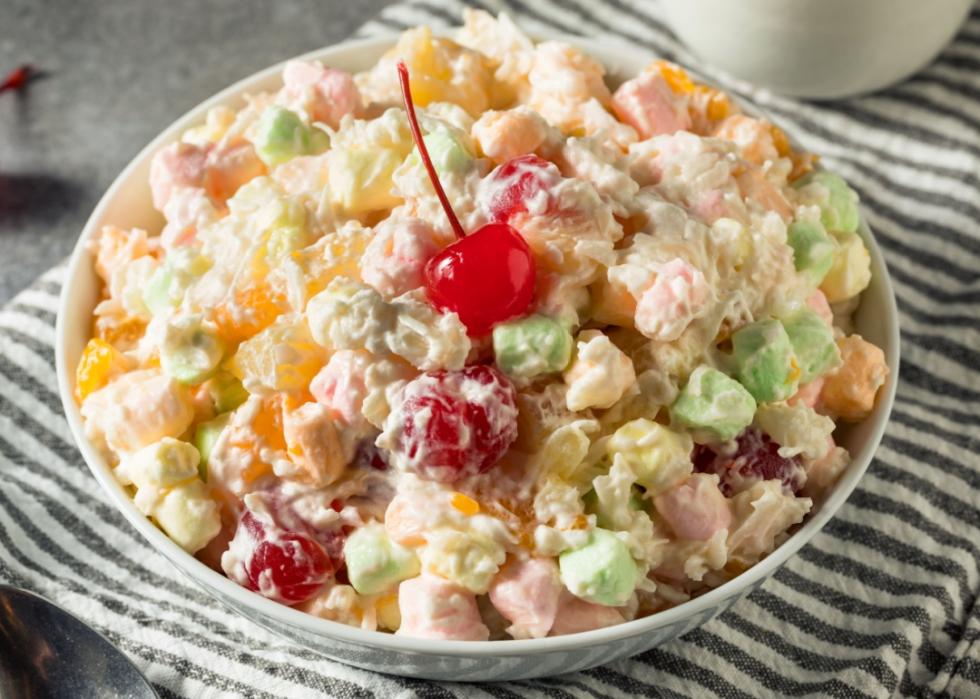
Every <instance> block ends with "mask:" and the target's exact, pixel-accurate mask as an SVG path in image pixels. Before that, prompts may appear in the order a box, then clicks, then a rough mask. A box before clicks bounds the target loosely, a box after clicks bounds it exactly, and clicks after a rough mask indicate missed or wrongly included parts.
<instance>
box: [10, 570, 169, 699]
mask: <svg viewBox="0 0 980 699" xmlns="http://www.w3.org/2000/svg"><path fill="white" fill-rule="evenodd" d="M21 697H31V698H32V699H33V698H35V697H45V698H47V697H51V698H52V699H60V698H61V697H64V698H65V699H68V698H69V697H71V699H87V698H88V697H93V698H95V697H99V698H100V699H101V698H102V697H125V698H126V699H156V697H157V693H156V692H155V691H153V687H151V686H150V683H149V682H147V681H146V678H144V677H143V675H142V674H140V671H139V670H137V669H136V666H135V665H133V663H132V662H130V660H129V658H127V657H126V656H125V655H124V654H123V653H122V652H121V651H119V650H118V649H117V648H116V647H115V646H113V645H112V644H111V643H109V641H107V640H106V639H105V638H104V637H103V636H102V635H101V634H99V633H98V632H97V631H95V629H93V628H92V627H91V626H89V625H88V624H86V623H85V622H83V621H81V620H80V619H78V618H77V617H75V616H73V615H72V614H69V613H68V612H66V611H65V610H64V609H62V608H61V607H59V606H57V605H55V604H53V603H52V602H49V601H48V600H46V599H44V598H43V597H41V596H39V595H36V594H34V593H33V592H28V591H27V590H21V589H19V588H16V587H11V586H9V585H0V699H21Z"/></svg>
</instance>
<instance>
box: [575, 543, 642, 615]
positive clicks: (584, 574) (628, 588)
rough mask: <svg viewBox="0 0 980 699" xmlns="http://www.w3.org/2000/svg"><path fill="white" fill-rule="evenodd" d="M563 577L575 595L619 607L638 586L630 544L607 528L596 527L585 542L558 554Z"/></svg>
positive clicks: (593, 601)
mask: <svg viewBox="0 0 980 699" xmlns="http://www.w3.org/2000/svg"><path fill="white" fill-rule="evenodd" d="M558 565H559V568H560V570H561V581H562V583H564V584H565V587H567V588H568V590H569V592H571V593H572V594H573V595H575V596H576V597H580V598H582V599H584V600H586V601H587V602H592V603H594V604H604V605H607V606H610V607H618V606H621V605H623V604H626V602H627V601H628V600H629V598H630V595H632V594H633V589H634V588H635V587H636V581H637V572H638V569H637V566H636V562H635V561H634V560H633V557H632V556H631V555H630V551H629V547H628V546H627V545H626V544H625V543H624V542H623V540H622V539H620V538H619V537H618V536H616V534H614V533H613V532H611V531H609V530H607V529H598V528H597V529H593V530H592V531H591V532H590V534H589V541H588V543H586V544H585V545H584V546H581V547H580V548H577V549H572V550H570V551H566V552H565V553H563V554H561V556H559V558H558Z"/></svg>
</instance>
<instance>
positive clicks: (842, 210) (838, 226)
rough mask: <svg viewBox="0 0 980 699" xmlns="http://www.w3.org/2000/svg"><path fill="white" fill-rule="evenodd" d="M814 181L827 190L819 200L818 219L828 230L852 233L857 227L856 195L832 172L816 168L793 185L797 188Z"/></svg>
mask: <svg viewBox="0 0 980 699" xmlns="http://www.w3.org/2000/svg"><path fill="white" fill-rule="evenodd" d="M814 182H816V183H817V184H819V185H821V186H822V187H823V188H824V189H826V190H827V193H828V196H827V199H826V200H825V201H822V202H820V221H821V222H822V223H823V225H824V228H826V229H827V230H828V231H843V232H845V233H854V232H855V231H856V230H857V227H858V221H859V219H860V213H859V211H858V195H857V192H855V191H854V190H853V189H851V188H850V187H848V186H847V182H845V181H844V180H843V178H841V176H840V175H837V174H835V173H833V172H828V171H827V170H817V171H814V172H811V173H810V174H808V175H806V176H804V177H801V178H800V179H799V180H797V181H796V182H795V183H794V184H793V186H794V187H796V188H797V189H800V188H801V187H805V186H806V185H808V184H812V183H814Z"/></svg>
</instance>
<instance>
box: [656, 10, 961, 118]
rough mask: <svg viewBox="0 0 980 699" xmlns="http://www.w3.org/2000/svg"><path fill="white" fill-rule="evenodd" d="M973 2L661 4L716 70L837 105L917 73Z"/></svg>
mask: <svg viewBox="0 0 980 699" xmlns="http://www.w3.org/2000/svg"><path fill="white" fill-rule="evenodd" d="M972 4H973V0H660V7H661V8H662V10H663V14H664V16H665V17H666V19H667V21H668V23H669V25H670V27H671V28H672V29H673V30H674V32H676V33H677V35H678V36H679V37H680V39H681V40H682V41H683V42H684V43H685V44H687V45H688V46H689V47H690V48H691V50H693V51H694V52H695V53H696V54H698V55H699V56H700V57H701V58H702V59H704V60H705V61H706V62H707V63H709V64H711V65H712V66H714V67H715V68H720V69H721V70H724V71H725V72H727V73H729V74H731V75H733V76H735V77H737V78H741V79H743V80H747V81H749V82H751V83H754V84H756V85H759V86H762V87H768V88H770V89H772V90H773V91H775V92H779V93H782V94H786V95H795V96H799V97H811V98H816V99H832V98H836V97H847V96H850V95H856V94H860V93H864V92H871V91H873V90H877V89H880V88H882V87H885V86H887V85H890V84H892V83H894V82H897V81H899V80H901V79H903V78H905V77H908V76H909V75H911V74H913V73H915V72H916V71H918V70H919V69H920V68H922V67H923V66H925V65H926V64H927V63H929V62H930V61H931V60H932V59H933V58H935V56H936V55H937V54H938V53H939V52H940V51H941V50H942V49H943V48H944V47H945V46H946V45H947V44H948V43H949V42H950V40H951V39H952V38H953V36H954V35H955V34H956V32H957V30H958V29H959V27H960V25H962V24H963V21H964V19H965V18H966V15H967V13H968V12H969V11H970V6H971V5H972Z"/></svg>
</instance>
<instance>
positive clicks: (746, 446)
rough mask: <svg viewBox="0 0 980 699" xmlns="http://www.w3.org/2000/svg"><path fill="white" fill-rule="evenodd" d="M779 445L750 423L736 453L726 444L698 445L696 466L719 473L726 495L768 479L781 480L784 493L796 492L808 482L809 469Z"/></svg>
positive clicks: (701, 471)
mask: <svg viewBox="0 0 980 699" xmlns="http://www.w3.org/2000/svg"><path fill="white" fill-rule="evenodd" d="M779 446H780V445H779V444H776V442H774V441H772V439H770V437H769V435H767V434H764V433H763V432H761V431H759V430H757V429H755V428H754V427H750V428H748V429H747V430H745V431H744V432H742V434H740V435H739V436H738V439H737V440H736V448H735V451H734V453H732V452H731V451H730V450H729V449H727V448H724V447H721V448H720V449H719V450H718V451H715V450H714V448H711V447H703V446H698V447H695V450H694V470H695V471H697V472H698V473H714V474H716V475H717V476H718V477H719V478H720V479H721V483H720V486H719V487H720V488H721V492H722V493H724V494H725V496H726V497H731V496H732V495H735V494H736V493H741V492H742V491H743V490H746V489H747V488H750V487H751V486H752V485H753V484H755V483H757V482H759V481H769V480H778V481H780V482H781V483H782V486H783V491H784V492H785V493H787V494H794V495H795V494H796V493H798V492H800V489H801V488H803V485H804V483H806V470H805V469H804V468H803V463H802V462H801V461H800V459H799V458H798V457H795V456H793V457H790V458H785V457H783V456H780V455H779Z"/></svg>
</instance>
